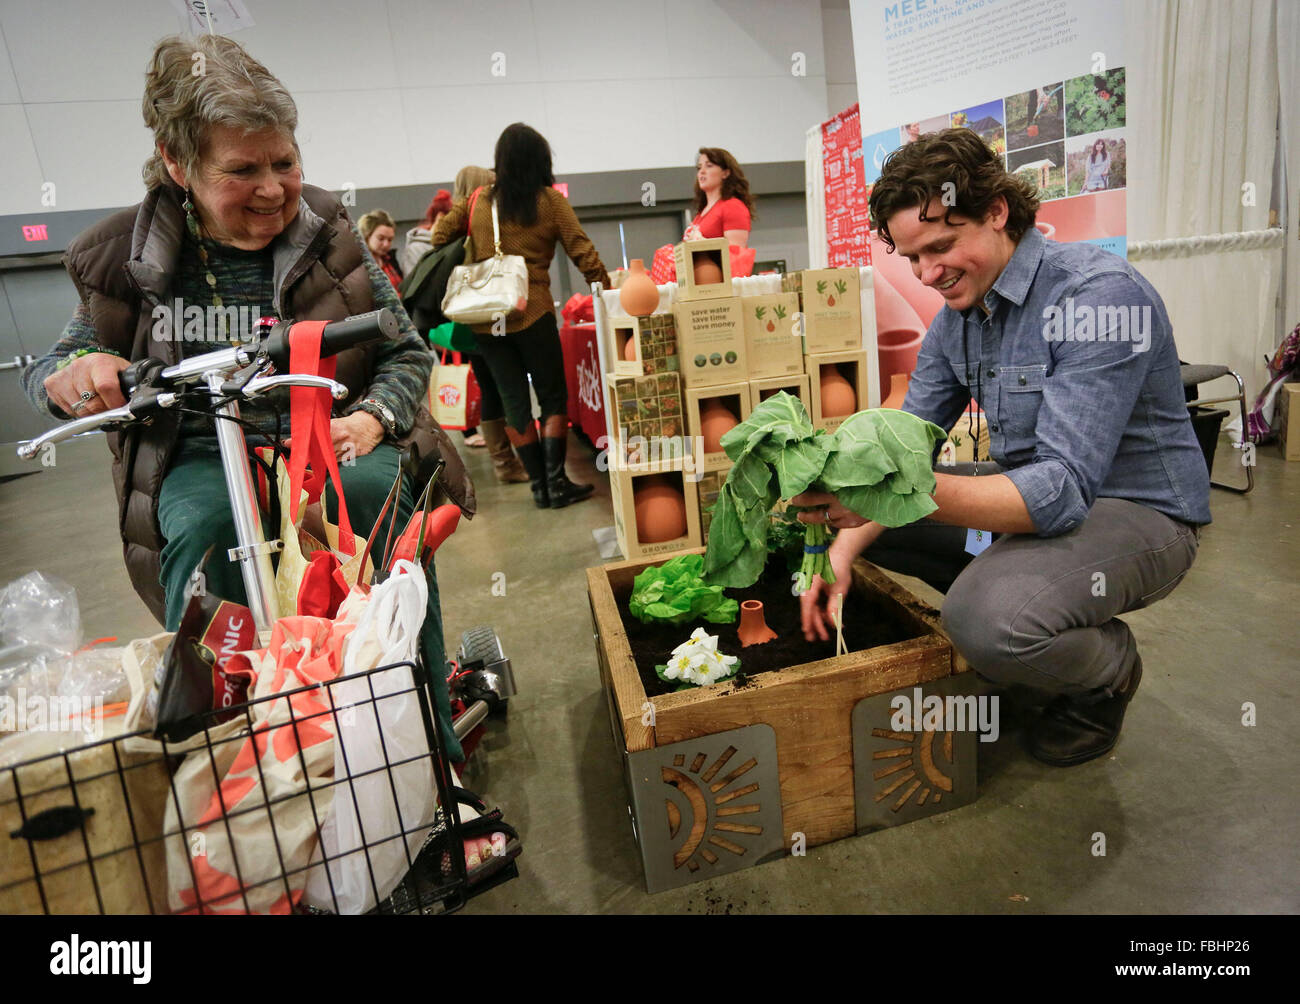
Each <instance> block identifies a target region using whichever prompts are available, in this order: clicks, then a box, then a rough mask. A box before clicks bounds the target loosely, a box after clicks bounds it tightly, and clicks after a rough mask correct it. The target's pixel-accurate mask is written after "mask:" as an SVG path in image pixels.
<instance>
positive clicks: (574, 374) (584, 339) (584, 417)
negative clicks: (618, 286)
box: [560, 324, 605, 446]
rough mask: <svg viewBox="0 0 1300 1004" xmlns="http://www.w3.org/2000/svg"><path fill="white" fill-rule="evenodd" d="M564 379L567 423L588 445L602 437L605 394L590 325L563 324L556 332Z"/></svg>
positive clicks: (594, 337) (593, 333) (593, 328)
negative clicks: (561, 355)
mask: <svg viewBox="0 0 1300 1004" xmlns="http://www.w3.org/2000/svg"><path fill="white" fill-rule="evenodd" d="M560 347H561V349H562V350H563V352H564V377H565V380H566V381H567V382H568V387H569V421H571V422H572V423H573V427H574V429H575V430H579V431H581V432H582V433H583V434H584V435H585V436H586V437H587V438H588V439H589V440H591V442H592V445H593V446H596V445H599V443H600V438H601V437H602V436H604V435H605V391H604V386H603V383H604V381H603V380H602V379H601V375H600V356H599V354H598V353H597V351H596V326H595V325H594V324H565V325H563V326H561V328H560Z"/></svg>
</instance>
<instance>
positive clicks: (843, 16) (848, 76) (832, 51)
mask: <svg viewBox="0 0 1300 1004" xmlns="http://www.w3.org/2000/svg"><path fill="white" fill-rule="evenodd" d="M821 4H822V48H823V51H824V52H825V53H826V110H827V112H828V113H829V115H838V114H839V113H840V112H842V111H844V109H846V108H850V107H852V106H853V105H856V104H857V103H858V68H857V64H856V62H855V61H854V59H853V24H852V18H851V17H850V13H849V0H821ZM829 115H828V117H829ZM809 124H810V125H811V124H812V123H809Z"/></svg>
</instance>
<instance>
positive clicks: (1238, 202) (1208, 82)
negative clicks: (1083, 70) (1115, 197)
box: [1125, 0, 1294, 394]
mask: <svg viewBox="0 0 1300 1004" xmlns="http://www.w3.org/2000/svg"><path fill="white" fill-rule="evenodd" d="M1292 2H1293V0H1283V6H1289V5H1290V4H1291V3H1292ZM1125 13H1126V19H1127V23H1126V28H1127V31H1128V37H1129V38H1130V39H1132V40H1133V41H1134V42H1135V43H1136V45H1135V46H1134V47H1133V49H1131V50H1129V51H1128V52H1127V53H1126V55H1125V61H1126V63H1127V75H1128V122H1127V125H1128V143H1129V160H1128V163H1129V175H1128V184H1129V187H1128V218H1129V243H1130V245H1131V244H1133V243H1134V242H1140V241H1149V240H1158V239H1163V238H1172V237H1195V236H1203V235H1209V234H1224V233H1239V232H1243V231H1252V230H1262V229H1264V228H1266V227H1267V226H1268V223H1269V219H1268V210H1269V204H1270V199H1271V197H1272V188H1273V160H1274V155H1275V152H1276V148H1277V140H1276V125H1277V118H1278V66H1279V61H1280V59H1281V57H1282V54H1281V53H1280V52H1279V51H1278V45H1277V38H1278V35H1277V32H1278V10H1277V3H1276V0H1214V2H1208V0H1132V2H1131V3H1129V4H1128V5H1126V10H1125ZM1287 58H1289V59H1294V53H1292V54H1291V55H1290V56H1289V57H1287ZM1134 264H1135V266H1136V267H1137V268H1138V270H1139V271H1141V272H1142V273H1143V274H1144V275H1145V276H1147V278H1148V279H1149V280H1150V281H1151V282H1152V284H1153V285H1154V286H1155V287H1156V289H1157V290H1159V292H1160V294H1161V296H1162V297H1163V298H1164V301H1165V305H1166V307H1167V308H1168V309H1169V314H1170V318H1171V320H1172V321H1173V324H1174V337H1175V339H1176V340H1177V342H1178V349H1179V354H1180V355H1181V356H1182V358H1183V359H1185V360H1187V361H1189V362H1199V363H1220V364H1224V365H1228V366H1231V367H1232V368H1233V369H1235V370H1237V372H1239V373H1240V374H1241V375H1242V378H1243V379H1244V380H1245V381H1246V387H1247V391H1248V393H1249V394H1254V393H1255V392H1257V391H1258V390H1259V389H1260V387H1261V386H1262V384H1263V382H1264V372H1265V371H1264V365H1263V356H1264V355H1265V354H1266V353H1268V352H1269V351H1270V350H1271V349H1272V348H1273V347H1274V346H1275V345H1276V343H1277V341H1278V330H1277V328H1278V325H1277V316H1276V308H1275V301H1276V297H1277V292H1278V288H1279V284H1280V281H1281V250H1280V249H1279V248H1271V249H1265V250H1258V251H1220V252H1211V253H1202V254H1193V255H1191V256H1187V257H1176V258H1166V259H1161V260H1158V261H1143V260H1135V262H1134Z"/></svg>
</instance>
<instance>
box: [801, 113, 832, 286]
mask: <svg viewBox="0 0 1300 1004" xmlns="http://www.w3.org/2000/svg"><path fill="white" fill-rule="evenodd" d="M803 170H804V182H803V184H804V200H805V201H806V203H807V206H808V267H809V268H825V267H826V265H827V262H828V261H829V260H830V259H829V256H830V251H829V249H828V248H827V245H826V175H825V174H824V173H823V171H822V127H821V125H820V124H818V125H815V126H813V127H812V128H811V129H809V130H808V135H807V139H806V142H805V145H804V158H803Z"/></svg>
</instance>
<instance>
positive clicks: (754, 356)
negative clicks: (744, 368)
mask: <svg viewBox="0 0 1300 1004" xmlns="http://www.w3.org/2000/svg"><path fill="white" fill-rule="evenodd" d="M740 307H741V312H742V314H743V316H744V319H745V358H746V361H747V364H748V367H749V378H750V379H751V380H757V379H761V378H763V377H788V376H792V375H795V374H799V373H802V372H803V371H804V369H803V365H804V364H803V338H802V337H801V335H800V330H799V297H798V294H796V293H771V294H767V295H763V296H742V297H741V298H740Z"/></svg>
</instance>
